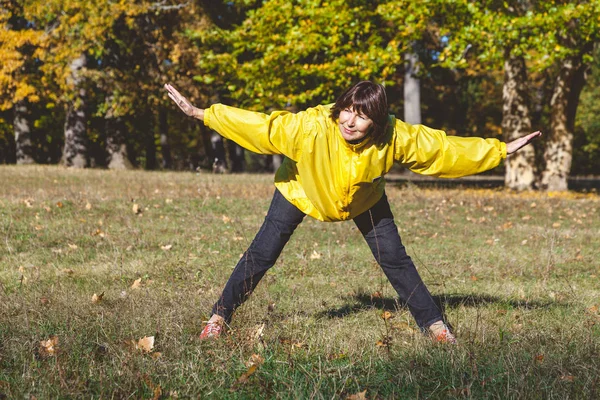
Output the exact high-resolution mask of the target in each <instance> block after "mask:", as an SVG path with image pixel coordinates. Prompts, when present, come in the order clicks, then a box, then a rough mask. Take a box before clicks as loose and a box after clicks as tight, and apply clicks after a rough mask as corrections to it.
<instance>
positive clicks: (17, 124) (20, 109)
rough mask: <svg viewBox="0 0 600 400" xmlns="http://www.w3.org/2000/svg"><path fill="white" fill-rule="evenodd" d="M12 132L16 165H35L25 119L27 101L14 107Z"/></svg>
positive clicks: (27, 121) (29, 132)
mask: <svg viewBox="0 0 600 400" xmlns="http://www.w3.org/2000/svg"><path fill="white" fill-rule="evenodd" d="M14 113H15V119H14V123H13V126H14V131H15V149H16V158H17V164H35V160H34V158H33V156H34V154H33V153H34V148H33V144H32V142H31V128H30V127H29V120H28V119H27V114H28V109H27V101H26V100H21V101H19V102H17V103H16V104H15V106H14Z"/></svg>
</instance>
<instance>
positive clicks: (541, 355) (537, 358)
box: [535, 354, 544, 364]
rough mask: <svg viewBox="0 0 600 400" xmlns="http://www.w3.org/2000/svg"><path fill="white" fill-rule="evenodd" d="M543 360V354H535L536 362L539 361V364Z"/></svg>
mask: <svg viewBox="0 0 600 400" xmlns="http://www.w3.org/2000/svg"><path fill="white" fill-rule="evenodd" d="M543 361H544V355H543V354H538V355H537V356H535V362H537V363H538V364H541V363H542V362H543Z"/></svg>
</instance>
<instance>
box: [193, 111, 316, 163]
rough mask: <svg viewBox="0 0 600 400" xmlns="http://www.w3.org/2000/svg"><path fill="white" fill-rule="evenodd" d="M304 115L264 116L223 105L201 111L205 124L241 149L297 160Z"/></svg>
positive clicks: (287, 113)
mask: <svg viewBox="0 0 600 400" xmlns="http://www.w3.org/2000/svg"><path fill="white" fill-rule="evenodd" d="M304 119H305V118H304V113H298V114H292V113H289V112H287V111H275V112H272V113H271V114H263V113H258V112H254V111H247V110H242V109H240V108H235V107H230V106H226V105H223V104H214V105H212V106H211V107H210V108H207V109H206V110H205V111H204V125H206V126H208V127H209V128H211V129H213V130H215V131H217V132H218V133H219V134H220V135H222V136H223V137H225V138H227V139H230V140H233V141H234V142H236V143H237V144H239V145H240V146H242V147H243V148H245V149H247V150H250V151H252V152H254V153H259V154H283V155H285V156H287V157H289V158H291V159H292V160H297V159H298V154H299V152H300V144H301V139H302V132H303V125H304V123H305V121H304Z"/></svg>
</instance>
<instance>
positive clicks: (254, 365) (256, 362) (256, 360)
mask: <svg viewBox="0 0 600 400" xmlns="http://www.w3.org/2000/svg"><path fill="white" fill-rule="evenodd" d="M264 362H265V359H264V358H262V357H261V356H260V355H259V354H252V356H251V357H250V359H249V360H248V361H247V362H246V367H247V368H248V370H247V371H246V372H244V373H243V374H242V375H241V376H240V377H239V378H238V380H237V382H236V384H243V383H246V382H248V378H250V376H252V374H254V373H255V372H256V370H257V369H258V367H260V366H261V365H262V364H263V363H264Z"/></svg>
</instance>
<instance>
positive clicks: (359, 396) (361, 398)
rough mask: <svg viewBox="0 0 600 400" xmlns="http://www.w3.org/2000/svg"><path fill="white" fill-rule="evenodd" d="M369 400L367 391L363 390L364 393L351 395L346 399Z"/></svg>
mask: <svg viewBox="0 0 600 400" xmlns="http://www.w3.org/2000/svg"><path fill="white" fill-rule="evenodd" d="M366 399H367V391H366V390H363V391H362V392H358V393H354V394H351V395H350V396H348V397H346V400H366Z"/></svg>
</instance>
